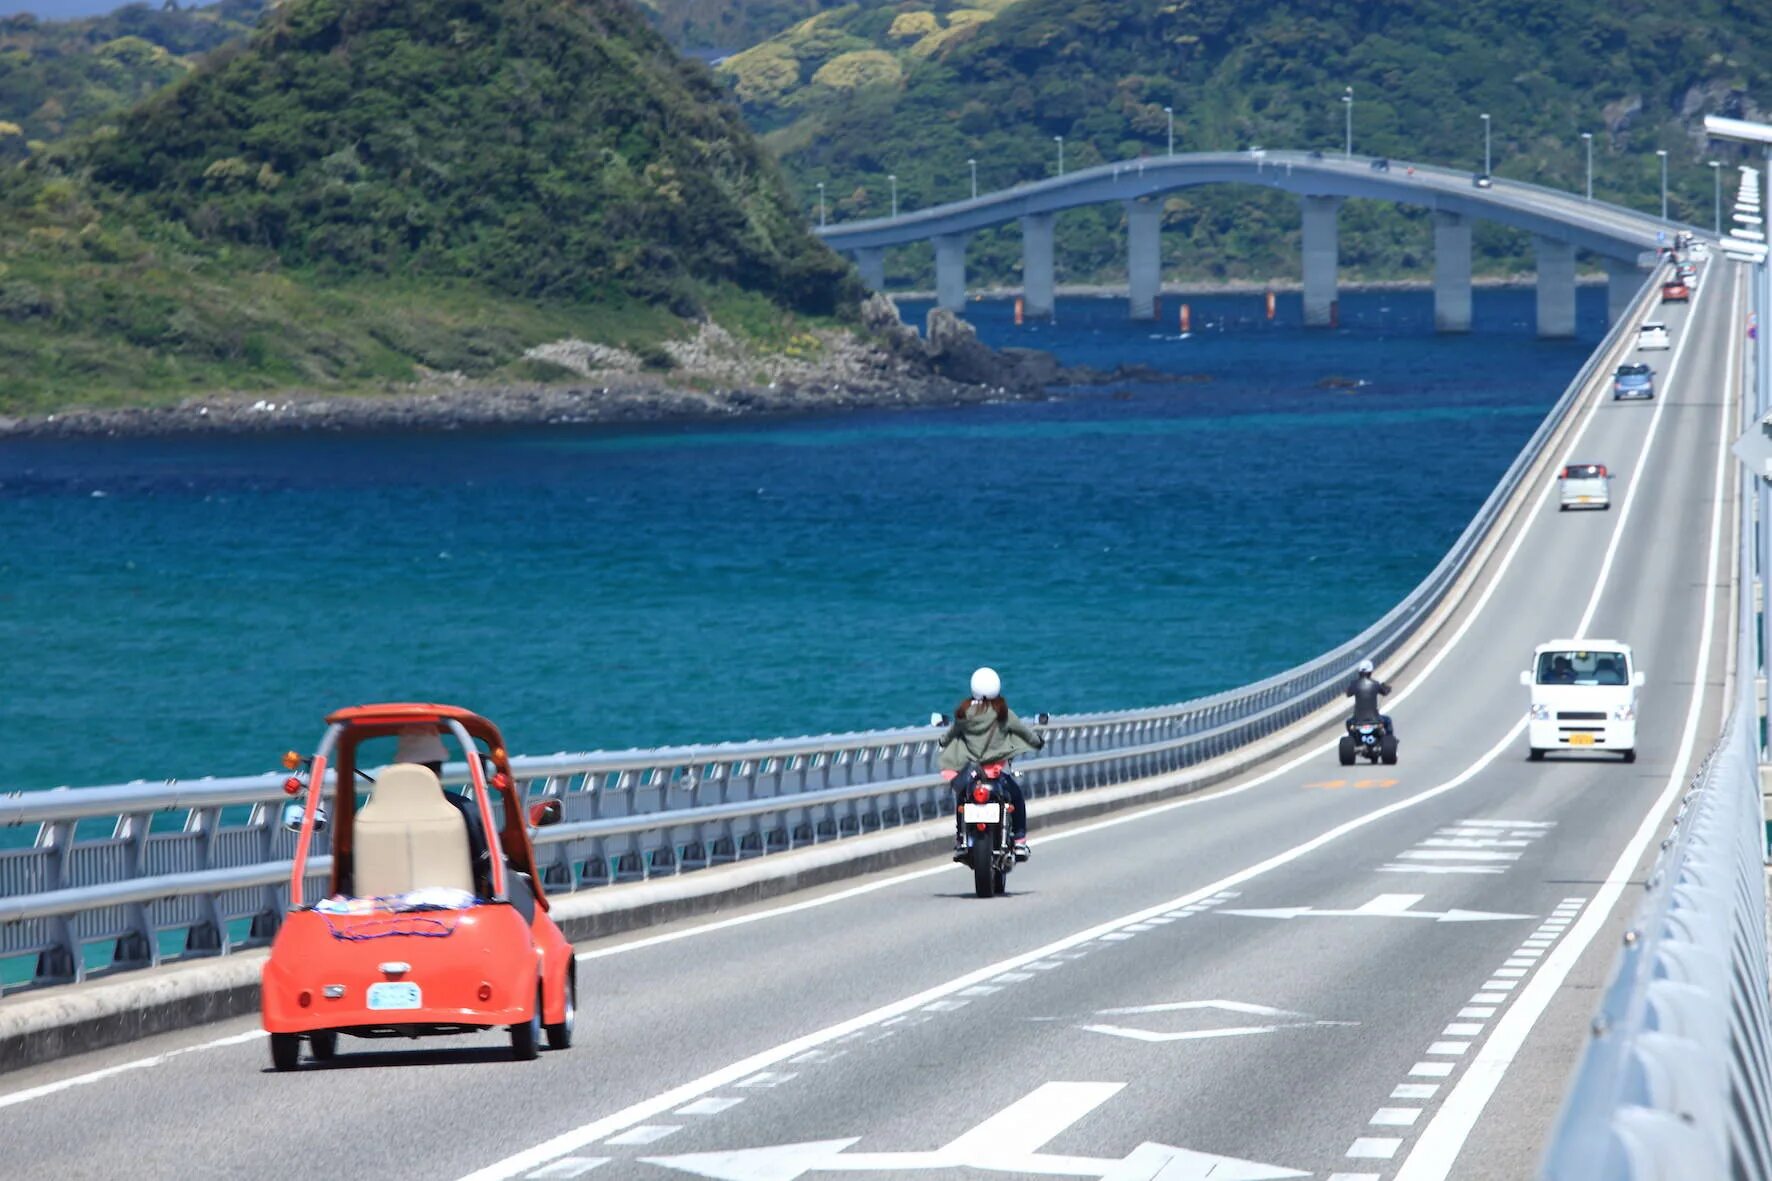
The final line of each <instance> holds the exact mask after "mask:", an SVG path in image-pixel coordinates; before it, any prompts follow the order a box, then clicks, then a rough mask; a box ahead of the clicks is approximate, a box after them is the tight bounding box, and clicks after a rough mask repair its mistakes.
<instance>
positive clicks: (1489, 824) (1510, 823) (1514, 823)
mask: <svg viewBox="0 0 1772 1181" xmlns="http://www.w3.org/2000/svg"><path fill="white" fill-rule="evenodd" d="M1458 823H1460V824H1465V825H1475V826H1477V827H1482V828H1555V827H1556V826H1557V822H1556V821H1554V820H1460V821H1459V822H1458Z"/></svg>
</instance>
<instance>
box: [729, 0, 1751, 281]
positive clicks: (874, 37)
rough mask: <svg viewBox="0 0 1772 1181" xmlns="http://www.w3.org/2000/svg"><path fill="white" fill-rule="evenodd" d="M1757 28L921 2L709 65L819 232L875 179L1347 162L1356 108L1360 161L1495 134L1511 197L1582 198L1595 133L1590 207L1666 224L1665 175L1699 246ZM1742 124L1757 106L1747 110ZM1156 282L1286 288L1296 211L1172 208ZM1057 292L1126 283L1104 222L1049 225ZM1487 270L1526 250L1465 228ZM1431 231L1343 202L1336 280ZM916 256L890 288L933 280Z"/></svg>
mask: <svg viewBox="0 0 1772 1181" xmlns="http://www.w3.org/2000/svg"><path fill="white" fill-rule="evenodd" d="M1763 15H1764V14H1763V13H1761V12H1760V11H1759V9H1758V8H1757V7H1756V6H1753V5H1748V4H1744V3H1732V2H1725V0H1630V2H1624V3H1619V2H1602V0H1566V2H1564V3H1560V4H1545V3H1540V2H1538V0H1278V2H1276V3H1268V4H1262V5H1250V4H1247V3H1241V2H1237V0H997V2H996V3H989V2H985V3H972V4H967V3H963V2H953V0H913V2H910V3H899V4H892V5H878V4H854V5H848V6H845V7H843V8H839V9H834V10H832V11H830V12H827V13H823V14H821V15H818V16H815V17H813V18H811V19H810V20H808V21H806V22H803V23H802V24H801V25H799V26H796V27H795V28H794V29H792V30H789V31H788V32H786V33H784V34H782V35H780V36H779V37H777V38H774V39H773V40H771V41H770V42H767V43H765V44H764V45H762V46H758V47H756V48H753V49H752V50H750V51H748V52H746V53H745V54H742V55H740V56H738V57H735V58H733V59H732V60H730V61H728V62H726V63H723V65H722V67H721V71H722V73H723V75H724V76H725V77H726V78H727V79H728V81H729V84H731V85H732V86H733V88H734V90H735V93H736V94H737V95H738V96H739V98H740V100H741V102H742V103H743V105H744V109H745V112H746V114H747V117H748V118H749V119H750V121H751V122H752V124H753V126H755V127H757V128H758V129H759V130H762V131H764V132H766V133H767V134H766V139H765V142H767V143H769V144H770V145H771V146H772V147H773V148H774V149H775V150H776V151H778V153H779V154H780V155H781V158H782V160H783V161H784V164H785V166H786V167H787V169H788V171H789V174H790V176H791V177H792V179H793V181H794V183H795V184H796V186H797V187H798V189H799V191H800V194H801V199H802V201H803V202H805V203H806V204H805V207H807V208H811V207H812V204H813V202H814V200H815V196H814V193H815V185H816V183H817V182H819V181H824V182H826V184H827V192H828V193H829V194H830V195H831V196H832V207H833V208H832V215H833V216H835V217H845V218H847V217H861V216H871V215H877V214H879V213H882V212H884V211H885V209H886V207H887V202H888V200H889V197H888V185H887V180H886V178H887V174H889V173H891V174H895V175H896V176H897V178H898V189H899V201H900V205H901V207H906V208H914V207H917V206H921V205H929V204H935V203H938V202H941V201H944V200H951V199H954V198H956V197H960V196H964V195H965V194H966V192H967V184H968V169H967V164H966V161H967V160H968V159H969V158H971V159H976V160H977V161H978V170H979V183H980V185H981V187H983V188H986V189H990V188H1000V187H1003V186H1006V185H1010V184H1014V183H1016V182H1018V181H1026V180H1032V179H1036V178H1039V177H1043V176H1050V175H1051V174H1052V173H1053V171H1054V169H1055V167H1056V145H1055V143H1054V138H1053V137H1055V136H1063V137H1064V139H1065V157H1066V165H1067V167H1070V168H1078V167H1084V166H1087V165H1090V164H1095V163H1100V162H1102V161H1106V160H1113V159H1121V158H1129V157H1134V156H1138V155H1140V154H1145V153H1160V152H1163V151H1165V150H1166V148H1167V142H1166V136H1167V127H1168V121H1167V117H1166V115H1165V113H1164V110H1163V108H1164V107H1166V106H1168V107H1172V108H1173V109H1174V115H1175V137H1176V148H1177V150H1179V151H1186V150H1190V149H1226V148H1242V147H1247V146H1250V145H1255V144H1260V145H1263V146H1266V147H1299V148H1303V147H1318V148H1323V149H1326V150H1338V149H1339V148H1340V147H1341V146H1342V139H1343V129H1344V123H1343V119H1344V114H1345V108H1344V106H1343V104H1342V102H1341V101H1340V100H1341V96H1342V95H1343V93H1344V88H1346V87H1350V86H1351V87H1352V92H1353V98H1354V105H1353V129H1354V148H1355V150H1356V151H1357V152H1362V153H1370V154H1376V155H1387V156H1395V157H1398V158H1402V159H1422V160H1429V161H1434V162H1439V163H1444V164H1450V165H1453V166H1457V167H1470V168H1480V167H1481V165H1482V160H1483V124H1482V121H1481V120H1480V118H1479V115H1480V114H1482V113H1485V112H1487V113H1489V114H1490V115H1491V117H1492V127H1493V149H1492V150H1493V156H1494V170H1495V172H1496V174H1497V175H1499V176H1503V177H1516V178H1520V179H1527V180H1533V181H1537V182H1540V183H1545V184H1552V185H1558V186H1562V187H1565V188H1571V189H1578V188H1580V187H1581V185H1582V183H1583V170H1584V156H1583V144H1582V141H1581V139H1580V133H1581V132H1583V131H1587V132H1592V133H1593V135H1594V173H1595V195H1596V196H1598V197H1601V198H1603V199H1606V200H1612V201H1618V202H1622V203H1625V204H1630V205H1633V206H1635V207H1637V208H1642V209H1654V208H1658V205H1659V176H1660V174H1659V168H1658V161H1657V158H1656V156H1655V154H1654V153H1655V150H1656V149H1657V148H1663V149H1666V150H1667V151H1668V153H1669V165H1670V187H1671V190H1672V211H1673V214H1674V216H1676V217H1680V218H1685V219H1689V220H1693V221H1699V222H1704V223H1706V224H1708V222H1709V220H1710V216H1711V187H1712V176H1711V171H1710V170H1709V169H1708V168H1707V167H1705V164H1704V162H1705V161H1706V160H1707V159H1712V158H1717V159H1730V160H1732V159H1734V158H1735V156H1734V154H1733V153H1732V152H1730V151H1729V150H1728V149H1725V148H1723V147H1721V146H1720V145H1719V146H1712V145H1709V144H1707V143H1706V141H1705V140H1704V138H1703V136H1702V131H1701V124H1702V117H1703V116H1704V115H1705V114H1707V113H1726V114H1734V115H1742V116H1746V117H1758V116H1759V115H1760V114H1761V112H1762V110H1763V109H1764V108H1766V107H1772V38H1767V37H1765V36H1764V35H1763ZM1756 102H1757V103H1758V105H1756ZM1165 226H1166V228H1167V230H1169V231H1170V232H1169V233H1168V234H1167V235H1166V238H1165V249H1166V252H1167V255H1168V259H1167V273H1168V274H1170V275H1171V276H1186V277H1193V278H1202V279H1205V278H1226V277H1246V278H1256V279H1261V278H1267V277H1272V276H1288V275H1294V274H1296V273H1297V267H1298V262H1297V234H1298V228H1297V227H1298V214H1297V207H1296V202H1295V201H1294V200H1293V199H1292V198H1289V197H1286V196H1284V195H1281V194H1276V193H1265V192H1261V191H1258V190H1252V189H1220V190H1213V189H1197V190H1191V191H1188V192H1185V193H1181V194H1177V195H1175V196H1173V197H1172V198H1170V199H1169V201H1168V203H1167V208H1166V212H1165ZM1059 234H1060V249H1059V265H1060V275H1061V278H1069V279H1072V280H1082V279H1090V278H1097V277H1106V276H1109V275H1112V274H1114V273H1116V272H1118V271H1120V270H1121V269H1122V268H1123V263H1122V262H1121V261H1120V254H1121V252H1122V251H1123V240H1122V238H1121V236H1120V214H1119V211H1118V210H1117V209H1113V208H1108V207H1103V208H1098V209H1091V210H1079V211H1076V212H1073V213H1070V214H1067V215H1065V216H1064V217H1062V218H1061V219H1060V221H1059ZM1476 249H1477V252H1478V260H1477V265H1478V267H1479V269H1480V270H1484V271H1489V272H1505V271H1510V270H1515V269H1530V266H1531V262H1530V256H1529V253H1528V249H1529V248H1528V246H1527V244H1526V243H1525V242H1524V241H1523V240H1522V239H1520V238H1518V237H1517V236H1515V235H1512V234H1509V233H1506V232H1504V231H1501V230H1499V229H1497V228H1495V227H1479V231H1478V234H1477V241H1476ZM1019 251H1020V243H1019V236H1018V235H1017V233H1016V232H1015V231H1014V230H1013V229H1012V228H1009V229H1005V230H1000V231H997V232H994V233H987V234H983V235H980V236H979V238H978V239H977V240H976V243H975V248H974V250H973V253H972V263H971V265H972V267H973V269H974V271H975V273H978V274H979V275H981V276H984V277H989V278H998V279H1008V280H1013V277H1014V270H1015V267H1016V265H1017V263H1018V259H1019ZM1429 251H1430V234H1429V230H1428V226H1427V223H1426V219H1425V217H1423V216H1422V215H1420V214H1414V213H1410V212H1408V211H1400V210H1394V209H1391V208H1388V207H1385V206H1381V205H1372V204H1369V203H1364V202H1352V203H1350V204H1349V205H1348V206H1347V207H1346V209H1345V210H1344V213H1343V217H1342V252H1343V259H1344V263H1345V264H1346V266H1347V268H1348V270H1349V272H1350V273H1352V274H1355V275H1366V276H1371V277H1389V276H1395V275H1406V274H1415V275H1419V274H1420V270H1421V268H1422V267H1423V266H1425V265H1426V264H1427V260H1428V259H1429V258H1431V254H1430V253H1429ZM926 266H927V249H926V248H923V249H922V251H921V254H920V256H919V255H917V254H915V253H902V252H901V253H900V254H899V255H898V256H897V257H895V258H894V260H893V273H894V274H895V276H896V277H897V278H898V279H899V280H901V281H916V282H926V281H927V280H926V273H925V272H924V268H926Z"/></svg>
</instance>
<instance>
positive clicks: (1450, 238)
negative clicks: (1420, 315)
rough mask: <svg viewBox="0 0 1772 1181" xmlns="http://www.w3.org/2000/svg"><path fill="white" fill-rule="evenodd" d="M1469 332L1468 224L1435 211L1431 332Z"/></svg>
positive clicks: (1457, 217)
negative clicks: (1432, 319) (1432, 321)
mask: <svg viewBox="0 0 1772 1181" xmlns="http://www.w3.org/2000/svg"><path fill="white" fill-rule="evenodd" d="M1470 330H1471V223H1470V219H1469V218H1467V217H1465V216H1463V215H1462V214H1458V213H1447V212H1445V211H1444V210H1438V209H1436V210H1435V211H1434V331H1436V332H1469V331H1470Z"/></svg>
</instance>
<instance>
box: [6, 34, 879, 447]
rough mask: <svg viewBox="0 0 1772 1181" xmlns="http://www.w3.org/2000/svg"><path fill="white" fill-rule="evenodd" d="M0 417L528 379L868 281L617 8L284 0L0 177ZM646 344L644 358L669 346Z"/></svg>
mask: <svg viewBox="0 0 1772 1181" xmlns="http://www.w3.org/2000/svg"><path fill="white" fill-rule="evenodd" d="M0 216H3V217H4V218H5V219H6V221H7V222H8V223H9V224H10V225H11V226H12V227H13V228H14V231H15V232H13V233H11V234H8V235H5V236H4V237H0V372H3V373H4V374H5V377H4V379H3V381H0V412H18V411H20V410H27V409H47V408H52V407H54V406H56V405H60V404H64V403H65V402H67V401H68V400H70V399H74V398H78V399H79V400H80V401H83V402H107V401H139V400H143V399H154V398H171V397H176V396H178V395H180V394H183V393H187V392H191V391H194V390H208V389H215V388H237V389H274V388H281V387H284V386H288V385H299V386H305V387H310V388H337V389H355V390H365V389H375V388H379V387H381V386H383V385H385V384H387V383H389V382H393V381H404V380H410V379H411V378H412V377H414V376H415V375H417V374H418V373H419V372H420V370H419V368H418V367H419V366H424V367H428V368H431V369H439V370H445V371H449V370H459V371H462V372H465V373H468V374H470V375H472V376H515V377H524V376H539V375H540V374H539V372H538V371H537V370H536V369H535V367H534V366H533V365H532V364H530V363H526V362H522V361H521V360H520V354H521V351H522V349H523V348H524V347H526V346H528V345H532V344H536V343H540V342H542V341H545V340H549V339H557V338H559V337H562V336H577V337H580V338H583V339H589V340H597V341H604V342H609V343H619V344H625V345H628V346H630V347H637V348H639V349H640V350H641V351H642V352H644V351H646V348H647V346H648V345H655V344H656V342H657V341H659V340H660V339H663V338H665V337H668V336H672V335H677V334H680V333H682V332H684V331H686V330H687V328H688V324H687V320H686V318H687V317H691V316H695V315H699V314H702V313H704V312H712V313H713V314H714V315H715V316H716V317H720V316H725V317H726V318H728V319H732V320H734V321H736V322H737V323H736V324H735V325H734V326H735V327H737V328H740V329H741V330H742V329H743V328H744V327H745V326H746V325H750V326H751V327H752V328H753V330H754V333H755V334H756V335H760V336H763V337H766V338H774V339H780V338H784V337H787V336H791V332H790V331H784V329H783V327H782V325H783V324H784V323H785V322H787V321H788V320H790V319H792V318H794V317H796V316H798V317H810V318H814V319H817V318H823V317H828V316H831V315H834V314H846V313H847V311H848V309H850V308H852V307H853V303H854V297H855V287H854V284H853V280H852V279H851V277H850V276H849V275H848V273H847V272H846V270H845V269H844V268H843V266H842V264H841V262H840V260H837V259H836V258H835V257H834V256H832V255H831V254H829V252H828V251H825V250H824V249H823V248H822V247H820V246H818V244H817V243H816V242H815V241H814V240H813V239H812V238H811V237H810V235H809V234H808V233H807V232H806V230H805V227H804V226H803V224H802V223H801V221H800V219H799V218H798V215H797V214H796V212H795V211H793V210H792V209H791V208H789V207H788V206H787V204H786V202H785V200H784V194H783V188H782V184H781V181H780V178H779V176H778V174H777V173H776V171H775V169H774V167H773V165H772V164H771V162H770V161H769V159H768V158H767V156H766V155H764V154H763V153H762V151H761V149H760V148H759V147H758V146H757V145H756V143H755V142H754V140H752V138H751V137H750V134H749V132H748V131H747V130H746V129H745V127H744V125H743V124H742V122H741V121H740V120H739V118H738V116H737V114H736V112H735V111H734V110H733V109H732V108H730V107H729V106H727V105H726V104H724V103H723V102H721V101H719V94H718V91H717V89H716V88H715V87H714V86H713V84H712V82H711V80H710V79H709V78H708V76H707V75H706V73H705V71H702V70H701V69H700V68H699V67H694V66H691V65H688V64H685V63H683V62H681V61H679V60H678V59H677V58H676V57H675V55H674V54H673V53H672V52H671V51H670V50H669V49H668V47H667V46H666V45H665V43H664V42H663V41H662V40H661V39H660V38H659V37H658V36H657V35H656V34H655V33H653V32H652V31H651V30H650V29H648V28H646V27H645V26H644V25H643V24H642V23H641V21H640V18H639V17H638V16H637V15H636V14H635V13H634V11H633V10H632V9H630V8H628V7H627V6H626V5H624V4H619V3H613V2H611V0H583V2H581V3H577V4H560V3H555V2H554V0H501V2H500V3H498V4H494V5H481V4H476V3H474V2H473V0H351V2H350V3H344V2H342V0H291V3H289V4H288V5H287V6H285V7H284V8H283V9H281V10H280V11H279V12H278V13H277V14H276V15H275V16H274V17H273V18H271V20H270V21H269V22H267V25H266V27H265V28H264V29H263V30H261V32H260V33H259V34H258V35H257V36H256V37H255V38H254V39H253V41H252V42H251V44H250V46H249V47H247V48H245V49H243V50H238V51H235V52H232V53H227V52H224V53H222V54H218V55H215V56H214V57H213V58H212V59H211V60H210V62H209V63H208V64H207V65H206V66H205V67H204V68H203V69H202V70H201V71H200V72H199V73H197V74H196V75H194V76H193V77H191V78H190V79H188V80H186V81H185V82H183V83H181V84H179V85H178V86H176V87H174V88H173V89H172V90H170V91H168V92H166V93H164V94H162V95H160V96H158V97H156V98H155V99H153V100H150V101H149V102H148V103H146V104H144V105H142V106H140V107H138V108H137V109H135V110H134V111H132V112H131V113H129V114H128V115H127V116H125V117H124V118H123V119H121V120H119V122H118V127H117V129H116V130H115V131H114V132H111V133H104V132H101V133H99V134H96V135H94V136H91V137H89V138H85V139H81V140H78V141H74V142H71V143H70V144H68V145H66V146H64V147H62V148H60V149H57V150H53V151H50V152H47V153H42V154H39V155H37V156H34V157H33V158H32V159H31V160H30V161H28V162H27V164H26V165H25V166H23V167H19V168H14V169H12V170H10V171H9V172H7V173H5V174H4V175H3V176H0ZM654 351H655V352H656V350H654Z"/></svg>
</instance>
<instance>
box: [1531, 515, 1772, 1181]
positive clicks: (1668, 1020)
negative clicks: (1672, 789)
mask: <svg viewBox="0 0 1772 1181" xmlns="http://www.w3.org/2000/svg"><path fill="white" fill-rule="evenodd" d="M1751 496H1752V490H1751V486H1750V487H1748V488H1745V489H1744V490H1743V495H1742V529H1741V549H1740V559H1739V560H1740V562H1741V566H1740V571H1741V576H1740V582H1739V585H1740V588H1741V593H1740V611H1739V619H1738V621H1737V624H1738V630H1737V635H1736V644H1737V648H1736V651H1737V653H1738V657H1737V661H1736V665H1737V667H1736V683H1735V698H1734V701H1733V703H1732V708H1731V710H1730V713H1729V719H1728V724H1727V727H1726V729H1725V731H1724V734H1723V737H1722V739H1721V740H1720V741H1719V742H1718V743H1717V745H1716V747H1715V748H1713V749H1712V751H1711V752H1710V754H1709V756H1707V758H1706V760H1705V763H1704V765H1703V767H1702V768H1701V769H1700V770H1699V772H1698V774H1697V776H1696V777H1695V778H1694V780H1693V783H1692V787H1691V789H1690V790H1689V791H1688V792H1687V793H1686V795H1685V797H1684V798H1683V799H1682V801H1681V804H1680V808H1679V812H1678V814H1677V815H1675V817H1674V820H1673V825H1672V829H1673V831H1672V832H1671V834H1670V835H1669V836H1668V837H1667V838H1666V839H1665V840H1664V841H1663V842H1662V844H1661V854H1660V856H1659V857H1658V858H1657V860H1656V862H1655V866H1654V868H1653V869H1652V870H1651V872H1650V874H1649V877H1648V879H1647V881H1646V882H1645V886H1646V889H1647V892H1648V893H1647V897H1645V898H1644V900H1643V903H1642V907H1641V909H1640V910H1639V911H1638V913H1637V915H1636V917H1635V919H1634V920H1633V921H1632V923H1631V925H1630V928H1629V929H1628V930H1627V931H1626V933H1625V943H1624V950H1623V951H1622V952H1621V953H1620V955H1619V957H1618V963H1617V966H1616V967H1615V968H1614V970H1613V974H1612V979H1611V982H1610V983H1609V984H1608V985H1607V988H1606V993H1605V999H1604V1000H1603V1002H1602V1003H1601V1005H1600V1010H1599V1013H1598V1014H1597V1015H1596V1016H1595V1017H1594V1021H1593V1035H1592V1037H1591V1039H1590V1040H1589V1042H1588V1045H1587V1049H1586V1051H1585V1053H1584V1054H1583V1056H1582V1059H1581V1062H1580V1064H1579V1065H1578V1067H1577V1069H1576V1073H1575V1077H1574V1079H1573V1081H1572V1082H1571V1083H1570V1087H1569V1092H1568V1095H1567V1097H1566V1098H1565V1099H1564V1103H1563V1110H1562V1113H1561V1115H1560V1116H1559V1118H1558V1121H1557V1125H1556V1128H1555V1130H1554V1132H1553V1134H1552V1137H1551V1141H1550V1145H1549V1148H1548V1149H1547V1151H1546V1153H1545V1159H1544V1163H1543V1167H1542V1169H1541V1171H1540V1174H1539V1175H1540V1177H1541V1178H1543V1179H1544V1181H1649V1179H1662V1178H1666V1179H1669V1181H1671V1179H1673V1178H1684V1177H1691V1178H1718V1179H1722V1178H1730V1179H1732V1181H1764V1179H1766V1178H1772V1011H1769V1004H1768V991H1767V990H1768V979H1767V959H1766V956H1767V936H1766V926H1767V894H1766V868H1765V864H1764V863H1765V854H1766V845H1765V841H1766V833H1765V827H1764V821H1763V818H1762V807H1761V802H1760V777H1759V725H1760V719H1759V708H1758V703H1757V701H1756V699H1755V698H1756V693H1755V687H1754V676H1753V672H1754V668H1755V664H1756V661H1755V659H1754V654H1755V653H1756V651H1757V644H1756V638H1757V611H1756V606H1755V603H1754V596H1753V595H1752V594H1751V593H1750V592H1751V590H1752V586H1753V570H1754V565H1753V538H1754V529H1753V527H1752V526H1753V510H1752V499H1751Z"/></svg>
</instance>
